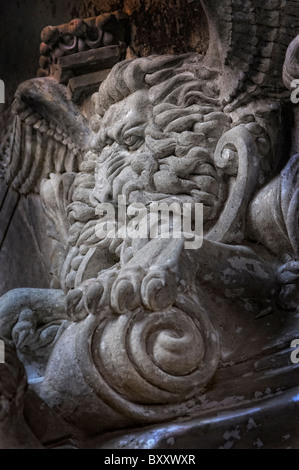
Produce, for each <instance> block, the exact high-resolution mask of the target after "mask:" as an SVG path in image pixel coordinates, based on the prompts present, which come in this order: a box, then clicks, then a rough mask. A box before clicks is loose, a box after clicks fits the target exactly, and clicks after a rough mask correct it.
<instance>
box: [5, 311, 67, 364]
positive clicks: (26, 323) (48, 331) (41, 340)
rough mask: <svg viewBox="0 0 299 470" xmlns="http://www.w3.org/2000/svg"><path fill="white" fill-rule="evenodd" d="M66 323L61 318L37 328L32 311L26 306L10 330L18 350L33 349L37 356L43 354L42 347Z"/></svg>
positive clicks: (57, 334)
mask: <svg viewBox="0 0 299 470" xmlns="http://www.w3.org/2000/svg"><path fill="white" fill-rule="evenodd" d="M67 323H68V322H67V321H66V320H62V321H59V322H57V323H50V324H47V325H44V326H42V327H39V328H38V327H37V321H36V318H35V314H34V312H33V311H32V310H31V309H29V308H26V309H24V310H22V312H21V313H20V316H19V320H18V322H17V324H16V325H15V326H14V328H13V330H12V339H13V341H14V343H15V345H16V348H17V349H18V350H19V351H22V352H27V353H28V352H30V351H35V354H36V355H38V356H40V355H45V350H44V349H43V348H45V347H47V346H48V345H50V344H51V343H52V342H53V341H55V340H56V338H57V337H58V336H60V334H61V333H62V331H63V330H64V328H65V326H66V324H67Z"/></svg>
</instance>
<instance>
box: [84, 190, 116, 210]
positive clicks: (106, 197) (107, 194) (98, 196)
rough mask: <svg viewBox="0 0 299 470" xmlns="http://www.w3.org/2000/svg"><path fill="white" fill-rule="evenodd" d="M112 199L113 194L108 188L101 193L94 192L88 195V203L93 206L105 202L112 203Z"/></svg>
mask: <svg viewBox="0 0 299 470" xmlns="http://www.w3.org/2000/svg"><path fill="white" fill-rule="evenodd" d="M112 199H113V194H112V189H111V188H108V189H106V190H103V191H98V190H94V191H93V192H92V194H91V195H90V202H91V204H92V205H93V206H97V205H98V204H101V203H105V202H112Z"/></svg>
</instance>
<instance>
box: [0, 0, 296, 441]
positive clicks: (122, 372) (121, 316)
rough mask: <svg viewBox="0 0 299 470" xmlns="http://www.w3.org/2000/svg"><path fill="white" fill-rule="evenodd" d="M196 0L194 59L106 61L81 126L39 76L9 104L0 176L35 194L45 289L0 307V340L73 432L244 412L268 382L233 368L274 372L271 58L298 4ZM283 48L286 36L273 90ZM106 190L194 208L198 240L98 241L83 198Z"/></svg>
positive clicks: (280, 206)
mask: <svg viewBox="0 0 299 470" xmlns="http://www.w3.org/2000/svg"><path fill="white" fill-rule="evenodd" d="M202 3H203V6H204V8H205V11H206V13H207V16H208V18H209V21H210V35H211V43H210V49H209V51H208V53H207V55H206V56H205V57H201V56H199V55H196V54H184V55H180V56H171V55H169V56H151V57H146V58H137V59H134V60H125V61H122V62H120V63H119V64H117V65H115V66H114V67H113V69H112V71H111V72H110V74H109V76H108V77H107V79H106V80H105V81H104V82H103V84H102V85H101V86H100V89H99V91H98V93H96V94H95V95H93V97H92V110H93V112H92V117H91V118H87V117H86V116H84V115H83V113H82V111H81V110H80V108H79V107H78V106H76V105H75V104H74V103H73V102H72V101H71V100H70V99H69V98H68V96H67V93H66V89H65V87H64V86H63V85H60V84H58V83H57V82H56V81H55V79H54V78H51V77H46V78H37V79H33V80H30V81H28V82H25V83H23V84H22V85H20V87H19V88H18V91H17V93H16V99H15V103H14V113H15V121H14V129H13V133H12V138H11V146H10V152H9V154H10V163H9V164H8V166H7V181H8V183H9V184H10V185H11V187H12V188H14V189H15V190H16V191H18V192H20V193H21V194H23V195H26V194H28V193H30V192H38V193H40V197H41V200H42V204H43V208H44V211H45V213H46V215H47V217H48V220H49V227H48V230H49V236H51V237H52V238H53V258H52V265H53V283H52V286H51V289H49V290H42V289H18V290H15V291H12V292H8V293H7V294H5V295H4V296H3V297H2V299H1V300H0V319H1V320H0V321H1V331H0V333H1V338H2V339H3V340H4V341H5V343H6V344H7V345H8V346H9V347H11V348H15V349H16V351H17V354H18V357H19V359H20V360H21V361H22V362H23V363H24V365H25V368H26V371H27V376H28V380H29V383H30V384H31V387H33V388H34V390H35V391H36V393H37V394H38V395H39V396H40V397H41V398H42V400H43V401H44V402H45V403H46V404H47V405H49V406H50V407H51V408H53V409H54V410H55V411H56V412H57V413H58V414H59V415H60V416H62V417H63V418H64V420H66V421H67V422H69V423H71V424H72V425H74V427H75V428H76V429H80V430H81V431H82V432H85V433H87V434H88V433H92V434H95V433H103V432H106V431H111V430H119V429H121V428H126V427H132V426H145V425H152V424H157V423H162V422H165V421H170V420H173V419H176V418H180V417H184V418H187V417H189V418H190V417H192V418H194V417H196V416H200V415H201V414H203V413H206V412H207V410H217V411H219V409H220V410H225V409H227V407H229V406H236V405H238V404H242V403H248V402H250V400H252V399H253V398H252V397H254V393H255V392H256V390H257V388H256V387H257V385H256V384H257V383H258V384H259V385H258V386H259V387H260V389H261V388H263V386H264V388H265V389H266V388H267V387H268V388H269V384H270V388H271V387H272V386H273V387H274V388H275V386H276V385H277V384H276V383H275V384H274V382H273V383H272V382H271V380H272V378H271V377H270V376H269V375H268V376H267V377H266V375H263V373H262V372H261V371H260V369H257V370H256V371H255V373H256V375H253V377H252V378H251V379H250V382H249V381H248V380H247V381H246V380H245V379H244V382H243V383H242V384H241V385H240V384H239V385H236V383H237V382H236V377H238V373H239V372H238V371H239V369H238V367H239V365H238V364H239V363H240V362H242V363H243V364H245V365H244V368H243V369H242V374H243V375H244V377H246V373H247V375H248V374H249V375H250V374H251V373H252V374H253V370H252V367H253V363H254V364H255V363H256V361H259V360H260V359H261V357H264V356H265V355H267V354H268V356H269V358H272V360H273V358H274V360H273V361H274V362H272V365H271V367H273V368H275V367H276V362H275V361H276V358H277V354H280V355H281V351H284V350H285V349H287V348H288V347H289V340H290V339H293V337H294V331H295V329H296V328H297V326H296V320H295V317H296V315H295V313H296V311H297V313H298V307H297V302H298V276H299V260H298V251H299V230H298V210H299V192H298V191H299V190H298V179H299V157H298V155H297V154H296V149H295V150H294V148H293V149H292V148H291V145H290V143H289V142H288V144H287V145H285V141H284V140H283V139H284V137H283V133H284V129H283V123H282V112H283V107H284V103H286V102H288V100H289V99H290V93H289V91H286V88H285V87H284V85H283V83H282V64H283V60H284V56H285V51H286V44H285V42H286V35H285V36H284V35H283V31H285V27H286V25H288V24H289V23H290V21H291V20H290V18H291V16H292V15H293V13H291V5H290V4H292V7H293V8H296V12H297V13H296V14H297V18H298V17H299V12H298V6H297V5H294V2H290V1H288V2H283V1H280V0H277V1H273V0H271V1H270V0H267V1H265V2H263V6H259V8H257V7H256V6H255V5H256V2H254V1H246V2H239V1H237V0H226V2H222V3H223V5H221V6H219V5H218V4H217V5H216V3H217V2H215V1H213V0H212V1H208V0H207V1H203V2H202ZM218 3H219V2H218ZM224 4H225V5H224ZM226 4H227V5H226ZM286 4H287V5H286ZM222 10H223V11H225V18H223V14H224V13H223V12H222ZM258 15H259V16H258ZM257 18H259V19H260V21H259V22H258V21H257ZM223 24H224V25H225V26H223ZM265 31H267V38H266V39H267V40H265V39H263V38H264V33H265ZM286 34H287V33H286ZM295 35H296V34H295V31H294V34H293V38H294V37H295ZM227 38H229V39H227ZM291 40H292V38H291V39H290V41H288V44H289V43H290V42H291ZM297 51H298V39H295V42H294V43H292V45H291V46H290V49H289V52H288V55H287V60H286V62H285V65H284V81H285V85H286V86H287V87H288V88H289V89H290V88H291V83H292V80H293V79H294V78H296V76H297V75H298V74H299V72H298V62H297V61H296V57H297V55H296V54H297ZM279 61H280V62H279ZM279 64H281V71H280V72H281V73H280V75H279V74H272V72H273V71H274V69H275V67H277V69H278V70H279V67H280V65H279ZM282 145H285V146H284V147H283V146H282ZM293 155H294V156H293ZM119 196H125V197H126V199H127V201H128V203H129V204H133V205H135V206H136V207H138V204H143V205H144V206H145V207H146V208H149V207H150V205H151V203H152V202H164V203H168V204H171V203H174V202H175V203H179V204H180V205H182V204H183V203H189V204H191V207H193V208H194V204H195V203H201V204H203V222H204V241H203V245H202V247H200V248H198V249H196V250H188V249H185V247H184V237H182V239H165V238H163V236H160V237H159V238H155V239H151V238H150V236H148V238H146V239H138V238H137V239H132V238H130V237H127V238H124V237H122V236H121V234H120V233H119V230H120V228H119V227H118V225H117V222H115V225H114V229H115V232H116V234H118V236H116V237H115V238H110V237H109V236H107V237H106V238H104V239H103V238H99V237H98V232H97V230H98V227H99V224H100V223H101V216H100V215H99V213H98V211H97V208H98V205H99V204H102V203H109V204H113V205H114V206H116V205H117V201H118V197H119ZM192 213H193V217H194V212H192ZM128 217H129V218H130V216H128ZM146 217H147V214H145V218H146ZM193 222H195V221H194V219H193ZM162 234H163V227H162ZM184 235H185V237H187V238H188V234H184ZM286 312H287V313H286ZM286 316H287V317H288V319H289V320H288V321H289V323H290V324H291V325H292V327H291V328H289V327H288V328H287V326H286V324H285V323H283V321H282V318H283V319H285V318H286ZM265 338H267V339H265ZM244 343H246V346H245V345H244ZM269 361H270V359H269ZM0 367H1V365H0ZM279 367H280V365H277V370H279ZM228 369H229V370H231V377H233V379H232V382H229V381H228V378H227V377H229V372H227V370H228ZM261 370H262V368H261ZM277 373H278V372H277ZM242 374H241V375H242ZM274 375H275V374H274ZM1 380H2V379H1ZM273 380H274V379H273ZM228 383H230V384H231V385H228ZM232 390H234V391H233V392H232ZM257 398H258V397H256V399H257ZM240 406H241V405H240Z"/></svg>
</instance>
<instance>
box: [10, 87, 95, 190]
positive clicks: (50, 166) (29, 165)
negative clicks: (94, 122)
mask: <svg viewBox="0 0 299 470" xmlns="http://www.w3.org/2000/svg"><path fill="white" fill-rule="evenodd" d="M13 112H14V114H15V118H14V124H13V131H12V134H11V140H10V147H9V150H8V158H9V162H8V166H7V168H8V169H7V173H6V180H7V183H8V184H9V185H10V186H11V187H12V188H13V189H15V190H17V191H18V192H19V193H21V194H24V195H26V194H29V193H30V192H39V186H40V183H41V181H42V180H43V179H44V178H48V176H49V175H50V174H51V173H58V174H61V173H65V172H77V171H78V168H79V165H80V163H81V161H82V154H83V152H84V149H85V146H86V143H87V138H88V135H89V133H90V129H89V127H88V123H87V120H86V119H85V118H84V116H83V115H82V113H81V112H80V110H79V108H78V107H77V106H76V105H75V104H74V103H73V102H72V101H71V100H70V99H69V98H68V96H67V92H66V89H65V87H63V86H62V85H59V84H58V83H57V82H56V81H55V80H54V79H53V78H36V79H33V80H29V81H26V82H24V83H22V84H21V85H20V86H19V88H18V90H17V92H16V95H15V101H14V104H13Z"/></svg>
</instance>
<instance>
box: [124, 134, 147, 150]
mask: <svg viewBox="0 0 299 470" xmlns="http://www.w3.org/2000/svg"><path fill="white" fill-rule="evenodd" d="M143 140H144V139H143V137H140V136H138V135H133V134H131V135H127V136H125V137H124V138H123V142H124V144H125V145H127V146H128V147H129V149H130V150H136V149H138V148H139V147H141V145H142V143H143Z"/></svg>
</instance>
